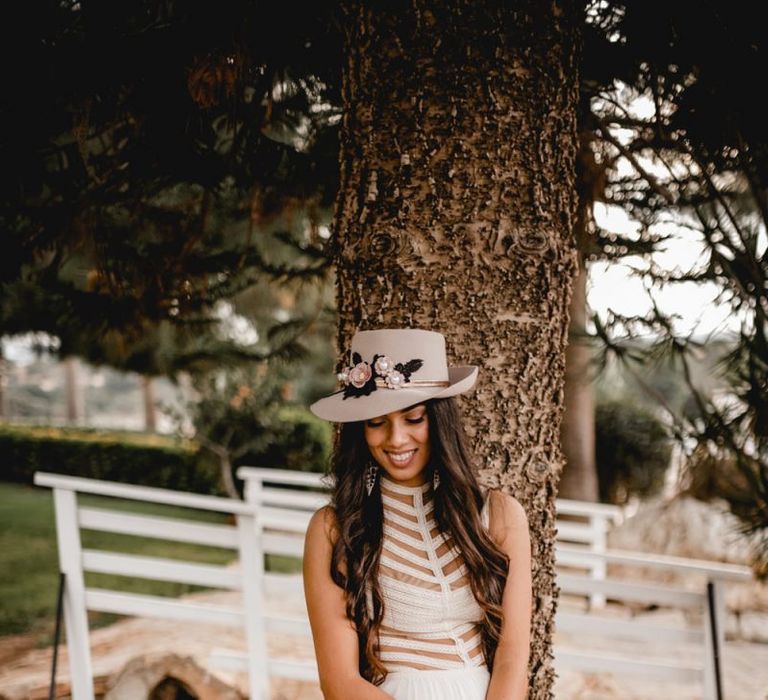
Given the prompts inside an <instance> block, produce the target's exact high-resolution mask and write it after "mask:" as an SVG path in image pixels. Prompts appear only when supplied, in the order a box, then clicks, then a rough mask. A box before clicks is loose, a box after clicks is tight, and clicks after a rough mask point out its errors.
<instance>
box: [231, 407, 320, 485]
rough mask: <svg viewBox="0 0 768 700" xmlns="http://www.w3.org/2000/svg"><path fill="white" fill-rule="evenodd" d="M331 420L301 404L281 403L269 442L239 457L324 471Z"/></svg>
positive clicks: (255, 463) (250, 461)
mask: <svg viewBox="0 0 768 700" xmlns="http://www.w3.org/2000/svg"><path fill="white" fill-rule="evenodd" d="M331 438H332V432H331V424H330V423H328V422H327V421H324V420H321V419H320V418H318V417H317V416H315V415H313V414H312V413H311V412H310V411H308V410H307V409H306V408H304V407H302V406H290V405H288V406H283V407H281V408H280V409H278V411H277V416H276V421H275V423H274V425H273V433H272V437H271V442H270V443H268V444H267V445H266V447H265V448H264V449H262V450H261V451H260V452H256V451H254V452H248V453H246V454H245V455H244V456H243V458H242V460H240V461H241V462H242V463H247V464H250V465H253V466H264V467H277V468H280V469H295V470H297V471H305V472H307V471H308V472H324V471H325V467H326V463H327V461H328V457H329V455H330V451H331Z"/></svg>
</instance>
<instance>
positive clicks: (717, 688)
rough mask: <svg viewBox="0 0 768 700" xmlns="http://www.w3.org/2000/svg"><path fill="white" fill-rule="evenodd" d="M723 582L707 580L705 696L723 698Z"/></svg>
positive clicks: (713, 699) (706, 697) (708, 699)
mask: <svg viewBox="0 0 768 700" xmlns="http://www.w3.org/2000/svg"><path fill="white" fill-rule="evenodd" d="M722 585H723V584H722V582H721V581H718V580H717V579H709V580H708V581H707V593H706V602H705V604H704V620H703V623H704V646H705V652H704V653H705V656H706V658H705V659H704V698H705V699H706V700H722V697H723V687H722V683H723V680H722V667H723V664H722V653H723V647H724V646H725V614H726V613H725V599H724V597H723V588H722Z"/></svg>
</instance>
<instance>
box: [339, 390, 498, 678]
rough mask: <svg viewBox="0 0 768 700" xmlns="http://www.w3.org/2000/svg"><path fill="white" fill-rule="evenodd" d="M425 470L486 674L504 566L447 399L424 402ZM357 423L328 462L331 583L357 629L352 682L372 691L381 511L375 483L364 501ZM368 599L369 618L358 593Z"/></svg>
mask: <svg viewBox="0 0 768 700" xmlns="http://www.w3.org/2000/svg"><path fill="white" fill-rule="evenodd" d="M425 404H426V408H427V415H428V419H429V443H430V464H429V465H427V468H428V469H429V468H430V465H432V467H433V468H434V467H435V466H437V468H438V469H439V473H440V488H439V489H438V490H437V491H436V492H435V494H434V517H435V522H436V524H437V526H438V527H439V528H440V531H441V532H443V533H444V534H446V535H450V536H451V537H452V538H453V541H454V543H455V546H456V547H457V548H458V550H459V551H460V552H461V555H462V557H463V560H464V563H465V565H466V567H467V574H468V577H469V581H470V585H471V587H472V592H473V594H474V596H475V599H476V600H477V602H478V604H479V605H480V607H481V608H482V609H483V613H484V616H483V620H482V622H481V628H482V640H483V654H484V656H485V662H486V664H487V665H488V668H489V670H492V669H493V658H494V655H495V653H496V647H497V646H498V643H499V636H500V633H501V622H502V610H501V597H502V593H503V591H504V584H505V582H506V578H507V567H508V565H509V558H508V557H507V556H506V554H504V552H503V551H502V550H501V549H500V548H499V547H498V546H497V545H496V544H495V542H494V541H493V540H492V539H491V537H490V536H489V535H488V533H487V532H486V530H485V528H484V527H483V525H482V520H481V515H480V512H481V510H482V507H483V496H482V492H481V490H480V485H479V484H478V481H477V477H476V476H475V473H474V471H473V466H472V460H471V457H470V454H469V450H468V447H467V444H466V437H465V434H464V427H463V425H462V421H461V413H460V411H459V407H458V405H457V403H456V401H455V399H454V398H453V397H450V398H446V399H433V400H430V401H426V402H425ZM364 425H365V424H364V421H357V422H352V423H342V424H341V425H340V428H339V431H338V433H337V435H336V440H335V444H334V449H333V455H332V457H331V466H332V470H333V475H334V477H335V485H334V489H333V496H332V502H331V504H332V507H333V509H334V511H335V516H336V523H335V527H336V529H337V532H336V537H335V538H334V547H333V556H332V560H331V577H332V578H333V580H334V581H335V582H336V584H337V585H338V586H339V587H341V588H343V589H344V593H345V597H346V608H347V617H348V618H349V619H350V620H352V621H353V622H354V624H355V627H356V629H357V638H358V649H359V659H360V664H359V665H360V675H361V676H362V677H363V678H365V679H367V680H369V681H370V682H372V683H375V684H376V685H379V684H381V682H382V681H383V680H384V678H385V677H386V673H387V672H386V669H385V668H384V666H383V664H382V663H381V662H380V661H379V660H378V658H377V657H376V653H375V652H376V645H377V643H378V637H379V627H380V626H381V621H382V617H383V613H384V602H383V599H382V595H381V589H380V587H379V583H378V575H377V574H378V569H379V558H380V556H381V548H382V521H383V506H382V503H381V492H380V490H379V481H380V480H379V479H377V480H376V486H375V489H374V491H373V492H372V493H371V495H370V496H368V495H367V494H366V491H365V487H364V483H363V472H364V470H365V468H366V466H367V465H368V464H369V462H370V460H371V459H372V457H371V454H370V451H369V449H368V445H367V443H366V440H365V434H364ZM369 588H370V590H371V593H372V601H371V602H372V606H371V607H372V612H373V615H372V616H371V614H370V612H369V608H368V603H367V593H366V591H367V590H368V589H369Z"/></svg>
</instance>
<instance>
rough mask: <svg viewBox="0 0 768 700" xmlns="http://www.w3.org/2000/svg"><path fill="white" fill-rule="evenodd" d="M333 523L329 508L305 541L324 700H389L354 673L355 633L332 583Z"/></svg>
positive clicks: (314, 518)
mask: <svg viewBox="0 0 768 700" xmlns="http://www.w3.org/2000/svg"><path fill="white" fill-rule="evenodd" d="M334 523H335V517H334V513H333V510H332V509H331V507H330V506H324V507H323V508H321V509H320V510H318V511H317V512H316V513H315V514H314V515H313V516H312V519H311V520H310V522H309V527H308V528H307V535H306V539H305V541H304V597H305V598H306V601H307V611H308V612H309V623H310V626H311V627H312V639H313V641H314V645H315V657H316V658H317V668H318V671H319V673H320V688H321V689H322V691H323V697H324V698H325V699H326V700H349V698H355V700H393V699H392V696H391V695H389V694H387V693H385V692H384V691H383V690H381V689H379V688H377V687H376V686H375V685H373V684H372V683H369V682H368V681H367V680H365V679H364V678H363V677H362V676H361V675H360V672H359V670H358V658H359V657H358V647H357V632H356V631H355V628H354V626H353V624H352V622H351V621H350V620H349V618H348V617H347V613H346V607H345V602H344V591H343V590H342V589H341V588H339V586H337V585H336V584H335V583H334V582H333V579H332V578H331V574H330V569H331V553H332V551H333V544H332V543H333V539H332V538H333V533H334Z"/></svg>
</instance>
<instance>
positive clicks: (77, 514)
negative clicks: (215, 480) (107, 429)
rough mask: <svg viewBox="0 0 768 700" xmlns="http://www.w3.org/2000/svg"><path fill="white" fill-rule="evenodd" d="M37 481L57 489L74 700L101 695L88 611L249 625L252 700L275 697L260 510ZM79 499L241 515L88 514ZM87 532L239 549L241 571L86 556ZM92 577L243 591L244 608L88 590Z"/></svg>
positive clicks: (39, 477) (71, 480)
mask: <svg viewBox="0 0 768 700" xmlns="http://www.w3.org/2000/svg"><path fill="white" fill-rule="evenodd" d="M34 481H35V484H37V485H38V486H46V487H48V488H52V489H53V498H54V504H55V510H56V532H57V538H58V550H59V566H60V570H61V572H62V573H64V574H65V576H66V585H65V589H64V622H65V626H66V636H67V649H68V652H69V664H70V675H71V685H72V700H93V697H94V685H93V672H92V666H91V653H90V645H89V638H88V617H87V611H88V610H95V611H101V612H110V613H117V614H122V615H138V616H145V617H159V618H167V619H173V620H188V621H194V622H205V623H213V624H221V625H227V626H236V627H243V628H244V630H245V638H246V643H247V648H248V657H249V658H250V659H252V660H253V663H251V664H249V665H248V668H247V669H246V670H247V671H248V674H249V685H250V689H251V697H252V698H262V699H264V700H266V698H268V697H269V695H268V692H269V672H274V671H276V670H279V669H274V668H268V669H267V670H268V673H265V672H264V670H265V666H264V664H263V661H261V660H263V659H266V658H267V653H266V641H265V640H266V635H265V619H264V616H263V614H262V612H263V605H262V600H261V595H262V585H261V583H262V581H263V577H264V571H263V561H264V560H263V557H261V556H259V555H258V552H259V551H261V548H262V547H261V543H260V539H261V534H260V527H261V525H260V523H259V522H258V514H257V513H256V510H255V508H254V506H253V504H250V503H244V502H243V501H237V500H234V499H229V498H216V497H213V496H201V495H197V494H190V493H181V492H178V491H171V490H167V489H156V488H147V487H142V486H132V485H126V484H117V483H113V482H107V481H99V480H97V479H82V478H77V477H69V476H60V475H57V474H48V473H43V472H37V473H36V474H35V479H34ZM80 493H88V494H97V495H101V496H112V497H116V498H122V499H130V500H134V501H145V502H150V503H162V504H165V505H173V506H183V507H187V508H195V509H199V510H205V511H216V512H219V513H228V514H231V515H233V516H234V517H235V519H236V525H220V524H208V523H200V522H197V521H191V520H183V519H181V518H170V517H158V516H147V515H137V514H134V513H130V514H129V513H126V512H124V511H119V510H112V509H107V508H86V507H83V506H80V505H79V504H78V500H77V496H78V494H80ZM81 529H89V530H100V531H104V532H113V533H122V534H129V535H140V536H142V537H152V538H157V539H162V540H170V541H174V542H191V543H195V544H203V545H209V546H212V547H222V548H225V549H232V550H234V551H235V552H237V556H238V559H239V562H240V567H239V569H231V568H228V567H224V566H214V565H210V564H200V563H196V562H186V561H182V560H177V559H162V558H159V557H146V556H136V555H133V554H125V553H115V552H107V551H98V550H87V549H83V548H82V546H81V539H80V530H81ZM88 571H91V572H99V573H108V574H117V575H122V576H133V577H139V578H146V579H153V580H160V581H174V582H179V583H188V584H195V585H201V586H211V587H214V588H223V589H230V590H239V591H241V592H242V599H243V607H227V606H220V605H210V604H201V603H196V602H192V601H179V600H174V599H169V598H163V597H159V596H149V595H143V594H136V593H124V592H117V591H111V590H103V589H97V588H86V586H85V580H84V572H88Z"/></svg>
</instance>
